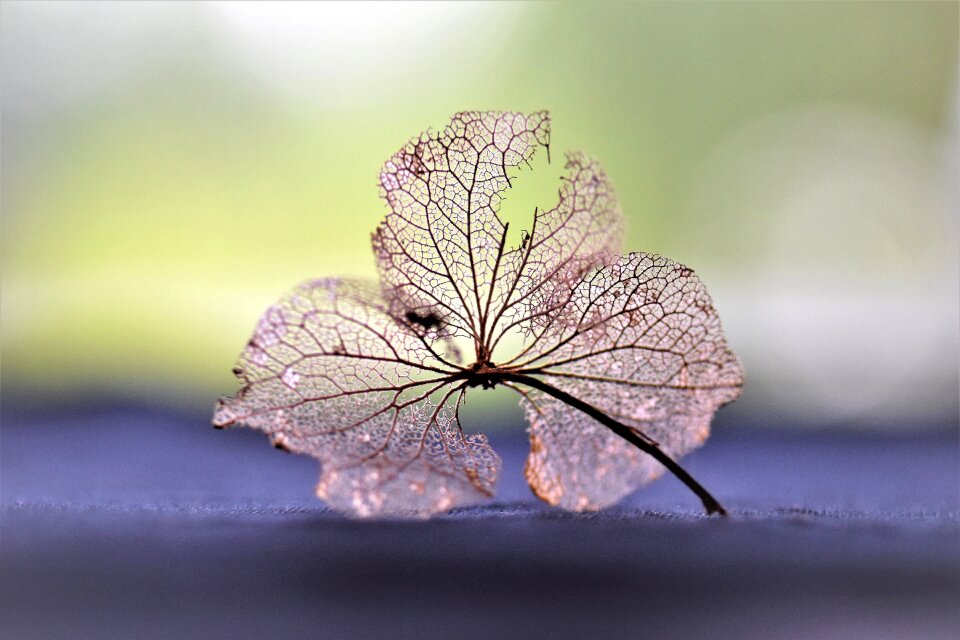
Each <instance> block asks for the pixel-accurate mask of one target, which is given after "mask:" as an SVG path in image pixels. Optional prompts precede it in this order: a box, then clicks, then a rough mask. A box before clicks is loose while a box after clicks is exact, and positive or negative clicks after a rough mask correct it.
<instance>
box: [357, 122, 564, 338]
mask: <svg viewBox="0 0 960 640" xmlns="http://www.w3.org/2000/svg"><path fill="white" fill-rule="evenodd" d="M549 140H550V120H549V118H548V116H547V114H546V113H545V112H538V113H533V114H530V115H522V114H518V113H502V112H464V113H459V114H457V115H455V116H454V117H453V119H452V120H451V122H450V124H449V125H448V126H447V127H446V128H445V129H444V130H443V131H442V132H440V133H439V134H431V133H424V134H422V135H421V136H420V137H419V138H417V139H414V140H412V141H411V142H410V143H408V144H407V145H406V146H405V147H404V148H403V149H401V150H400V151H398V152H397V153H396V154H394V156H393V157H392V158H391V159H390V160H388V161H387V163H386V164H385V165H384V166H383V169H382V171H381V173H380V188H381V195H382V197H383V198H384V199H385V200H386V202H387V204H388V205H389V207H390V213H388V214H387V216H386V218H385V219H384V221H383V222H382V223H381V224H380V226H379V227H378V228H377V230H376V232H375V233H374V236H373V248H374V253H375V254H376V257H377V263H378V265H379V269H380V277H381V282H382V285H383V287H384V292H385V294H386V296H387V297H388V298H389V300H390V301H391V303H392V304H393V308H394V310H395V312H397V313H400V312H403V313H406V312H409V311H413V312H416V313H419V314H421V315H422V314H424V313H426V312H429V313H434V314H436V315H438V316H439V317H441V318H443V319H444V321H445V322H446V323H447V324H448V325H449V327H450V329H451V331H452V333H454V334H456V335H460V336H464V337H470V338H473V339H474V340H476V341H483V339H484V334H485V322H486V318H487V316H488V315H489V300H490V297H491V295H492V294H493V287H494V282H495V280H496V278H497V272H498V270H499V267H498V264H499V262H500V260H501V256H502V254H503V252H504V251H505V247H504V246H503V242H504V238H505V226H504V224H503V223H502V222H501V221H500V220H499V219H498V218H497V216H496V210H497V208H498V207H499V203H500V198H501V193H502V192H503V191H504V190H505V189H506V188H507V187H508V186H509V183H510V177H509V175H508V171H509V170H510V169H511V168H514V167H517V166H518V165H519V164H520V163H522V162H525V161H527V160H528V159H529V158H530V157H531V156H532V155H533V153H534V151H535V150H536V148H537V146H540V145H544V146H545V145H547V144H548V143H549Z"/></svg>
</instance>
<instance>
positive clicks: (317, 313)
mask: <svg viewBox="0 0 960 640" xmlns="http://www.w3.org/2000/svg"><path fill="white" fill-rule="evenodd" d="M549 134H550V120H549V118H548V116H547V114H546V113H545V112H539V113H534V114H531V115H522V114H517V113H501V112H486V113H480V112H465V113H460V114H457V115H455V116H454V117H453V120H452V121H451V123H450V125H449V126H448V127H447V128H445V129H444V130H443V131H442V132H441V133H439V134H432V133H429V132H428V133H424V134H422V135H421V136H420V137H418V138H416V139H414V140H413V141H412V142H410V143H409V144H408V145H406V146H405V147H404V148H403V149H401V150H400V151H399V152H397V153H396V154H395V155H394V156H393V157H392V158H391V159H390V160H389V161H388V162H387V163H386V164H385V165H384V167H383V170H382V171H381V174H380V185H381V195H382V196H383V197H384V199H385V200H386V202H387V204H388V206H389V209H390V211H389V213H388V214H387V216H386V218H385V219H384V221H383V222H382V223H381V224H380V226H379V227H378V228H377V230H376V232H375V233H374V236H373V248H374V252H375V255H376V258H377V263H378V266H379V270H380V276H381V282H380V291H379V292H377V291H375V290H373V289H370V288H366V287H364V286H362V285H359V284H357V283H350V282H342V281H336V280H318V281H314V282H309V283H306V284H304V285H301V286H300V287H299V288H297V289H296V290H295V291H293V292H292V293H291V294H290V295H288V296H286V297H284V298H283V299H281V300H280V302H278V303H277V304H276V305H274V306H273V307H271V308H270V309H268V310H267V312H266V313H265V314H264V316H263V318H262V319H261V320H260V323H259V324H258V326H257V329H256V331H255V333H254V336H253V338H252V339H251V340H250V343H249V344H248V346H247V348H246V350H245V351H244V353H243V355H242V357H241V361H240V364H239V366H238V368H237V370H236V373H237V375H238V377H239V378H240V379H241V381H242V383H243V388H242V389H241V391H240V393H239V394H238V395H237V397H236V398H233V399H224V400H222V401H221V403H220V405H218V408H217V411H216V414H215V416H214V423H215V424H216V425H217V426H230V425H234V424H242V425H246V426H249V427H253V428H256V429H260V430H262V431H265V432H267V433H269V434H270V435H271V437H272V438H273V440H274V442H275V443H276V444H277V445H278V446H281V447H283V448H286V449H289V450H291V451H296V452H300V453H307V454H310V455H312V456H314V457H316V458H317V459H318V460H320V462H321V470H322V472H321V478H320V483H319V485H318V494H319V495H320V496H321V497H322V498H324V499H326V500H327V501H328V502H329V503H330V504H331V505H333V506H334V507H336V508H338V509H341V510H343V511H346V512H348V513H352V514H356V515H360V516H368V515H379V514H408V515H427V514H430V513H435V512H437V511H443V510H446V509H449V508H450V507H452V506H454V505H460V504H469V503H471V502H475V501H477V500H479V499H482V498H483V497H485V496H489V495H491V494H492V492H493V486H494V482H495V479H496V476H497V473H498V471H499V466H500V462H499V458H498V457H497V456H496V454H495V453H494V452H493V451H492V450H491V449H490V447H489V445H488V444H487V441H486V439H485V438H484V437H483V436H479V435H475V436H466V435H464V434H463V432H462V429H461V426H460V422H459V420H458V417H457V409H458V407H459V405H460V403H461V402H462V400H463V398H464V394H465V393H466V392H467V391H468V390H469V389H472V388H478V387H482V388H490V387H494V386H497V385H499V384H504V385H507V386H509V387H510V388H512V389H514V390H516V391H517V392H518V393H520V394H521V395H522V401H521V402H522V404H523V406H524V408H525V410H526V414H527V417H528V419H529V422H530V442H531V452H530V457H529V459H528V463H527V469H526V475H527V479H528V480H529V482H530V485H531V487H532V488H533V490H534V492H535V493H536V495H538V496H539V497H540V498H542V499H543V500H545V501H547V502H549V503H551V504H554V505H559V506H561V507H564V508H566V509H571V510H589V509H598V508H602V507H604V506H607V505H609V504H612V503H613V502H616V501H617V500H619V499H620V498H622V497H623V496H624V495H626V494H627V493H629V492H630V491H632V490H633V489H635V488H636V487H638V486H639V485H641V484H643V483H644V482H647V481H649V480H650V479H652V478H654V477H656V476H657V475H658V474H659V473H660V472H661V471H662V467H661V465H666V467H667V468H669V469H670V470H671V471H672V472H673V473H674V474H675V475H676V476H677V477H678V478H680V479H681V480H682V481H683V482H685V483H686V484H687V486H688V487H690V488H691V490H693V491H694V492H695V493H697V495H698V496H700V497H701V499H702V500H703V502H704V506H705V507H706V509H707V511H708V512H723V508H722V507H721V506H720V504H719V503H718V502H717V501H716V500H715V499H714V498H713V496H711V495H710V494H709V493H707V491H706V490H705V489H703V487H701V486H700V485H699V483H697V482H696V481H695V480H694V479H693V478H692V477H690V476H689V474H687V473H686V471H684V470H683V469H682V468H681V467H679V465H677V463H676V462H675V460H674V459H673V458H674V457H676V456H680V455H683V454H684V453H687V452H688V451H690V450H691V449H693V448H695V447H697V446H699V445H700V444H701V443H702V442H703V441H704V439H705V438H706V437H707V434H708V432H709V426H710V420H711V418H712V416H713V414H714V412H715V411H716V410H717V409H718V408H719V407H720V406H722V405H723V404H725V403H727V402H730V401H732V400H733V399H735V398H736V397H737V395H738V394H739V390H740V386H741V385H742V373H741V370H740V365H739V362H738V361H737V359H736V357H735V356H734V355H733V353H731V351H730V350H729V349H728V348H727V345H726V342H725V341H724V338H723V333H722V330H721V328H720V322H719V320H718V318H717V315H716V312H715V311H714V308H713V305H712V303H711V301H710V298H709V296H708V295H707V293H706V290H705V289H704V287H703V284H702V283H701V282H700V280H699V279H698V278H697V277H696V276H695V275H694V274H693V272H692V271H691V270H690V269H688V268H686V267H684V266H682V265H679V264H677V263H675V262H672V261H670V260H668V259H666V258H660V257H656V256H649V255H646V254H640V253H634V254H630V255H627V256H620V255H619V251H620V238H621V235H622V232H623V218H622V216H621V213H620V209H619V205H618V203H617V199H616V195H615V193H614V190H613V187H612V186H611V184H610V180H609V179H608V177H607V175H606V174H605V172H604V171H603V170H602V169H601V168H600V165H599V163H597V161H596V160H593V159H591V158H589V157H588V156H586V155H584V154H582V153H571V154H568V155H567V163H566V169H567V175H566V177H565V178H564V180H563V182H562V184H561V188H560V191H559V202H558V203H557V205H556V206H554V207H553V208H551V209H546V210H538V211H537V212H536V214H535V215H534V219H533V220H532V222H531V225H530V226H531V228H530V229H529V230H523V233H522V234H521V236H520V237H521V241H520V244H519V245H518V246H507V225H506V224H504V223H503V222H502V221H501V220H500V219H499V218H498V217H497V209H498V207H499V203H500V200H501V198H502V195H503V192H504V190H506V189H507V188H508V187H509V186H510V180H511V179H512V178H511V176H510V174H509V171H510V169H512V168H515V167H517V166H519V165H520V164H521V163H524V162H526V161H527V160H529V158H530V157H531V155H532V154H533V153H534V151H535V150H536V148H537V147H538V146H546V145H547V144H548V143H549ZM511 334H519V335H521V336H522V337H523V338H524V339H525V344H524V346H522V347H521V348H520V350H519V352H517V351H514V352H513V353H512V354H511V353H507V352H506V351H507V347H505V346H504V345H502V344H501V341H502V340H503V339H504V338H505V337H506V336H508V335H511ZM457 340H460V341H463V340H467V341H469V342H470V344H471V346H472V347H473V350H474V355H475V358H474V359H473V360H472V361H470V359H469V358H468V360H467V362H464V361H463V354H462V353H461V350H460V348H459V347H457V345H456V341H457ZM504 342H507V341H504Z"/></svg>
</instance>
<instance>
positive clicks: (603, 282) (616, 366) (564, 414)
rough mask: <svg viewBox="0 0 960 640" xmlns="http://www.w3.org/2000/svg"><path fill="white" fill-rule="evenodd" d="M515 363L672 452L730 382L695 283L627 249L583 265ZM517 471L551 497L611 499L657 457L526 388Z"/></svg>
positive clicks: (724, 351)
mask: <svg viewBox="0 0 960 640" xmlns="http://www.w3.org/2000/svg"><path fill="white" fill-rule="evenodd" d="M521 359H522V360H523V362H522V363H521V364H520V369H521V370H524V371H526V372H527V373H528V374H533V373H535V374H537V375H538V376H540V377H541V378H542V379H543V380H545V381H547V382H548V383H549V384H551V385H553V386H555V387H557V388H559V389H561V390H563V391H565V392H567V393H569V394H570V395H572V396H575V397H577V398H579V399H581V400H583V401H585V402H587V403H589V404H591V405H592V406H594V407H596V408H597V409H599V410H600V411H602V412H603V413H605V414H606V415H608V416H610V417H612V418H614V419H616V420H618V421H619V422H621V423H623V424H626V425H627V426H629V427H631V428H633V429H634V430H636V431H637V432H639V433H641V434H644V435H645V436H646V437H647V438H649V439H652V440H653V441H655V442H657V443H658V444H659V447H660V449H661V450H663V451H664V452H665V453H667V454H668V455H670V456H671V457H677V456H681V455H684V454H686V453H688V452H689V451H691V450H692V449H694V448H696V447H698V446H699V445H701V444H702V443H703V442H704V440H706V438H707V435H708V434H709V428H710V420H711V418H712V417H713V414H714V412H716V410H717V409H718V408H720V407H721V406H723V405H724V404H726V403H728V402H731V401H733V400H734V399H736V397H737V396H738V395H739V393H740V387H741V385H742V384H743V374H742V371H741V368H740V364H739V361H738V360H737V358H736V356H734V355H733V353H732V352H731V351H730V350H729V349H728V348H727V345H726V341H725V339H724V337H723V332H722V329H721V327H720V321H719V318H718V317H717V314H716V311H715V310H714V308H713V305H712V302H711V300H710V297H709V296H708V295H707V291H706V288H705V287H704V286H703V284H702V283H701V282H700V280H699V278H697V276H696V275H695V274H694V273H693V272H692V271H691V270H690V269H688V268H686V267H684V266H683V265H680V264H677V263H676V262H673V261H672V260H669V259H667V258H661V257H659V256H651V255H648V254H642V253H634V254H630V255H628V256H624V257H622V258H620V259H619V260H617V261H616V262H614V263H612V264H609V265H607V266H604V267H602V268H600V269H597V270H595V271H593V272H591V273H589V274H587V275H586V276H585V277H584V278H583V279H582V280H581V281H580V283H579V284H578V285H577V286H576V287H575V288H574V290H573V292H572V294H571V296H570V299H569V300H568V302H567V304H566V305H565V307H564V308H563V309H562V311H561V312H558V313H555V314H554V315H552V316H551V317H550V319H549V321H547V322H545V323H544V324H543V326H542V327H540V328H538V329H537V330H535V331H534V333H533V339H532V341H531V342H530V344H529V347H528V349H527V351H526V353H525V354H524V355H523V356H522V358H521ZM522 403H523V405H524V408H525V410H526V414H527V417H528V419H529V420H530V438H531V453H530V458H529V460H528V463H527V479H528V481H529V482H530V484H531V487H532V488H533V490H534V492H535V493H536V494H537V495H538V496H540V497H541V498H542V499H544V500H546V501H547V502H549V503H551V504H556V505H560V506H563V507H564V508H567V509H573V510H577V511H581V510H588V509H598V508H602V507H605V506H607V505H610V504H612V503H614V502H616V501H617V500H619V499H620V498H622V497H623V496H625V495H626V494H628V493H630V492H631V491H633V490H634V489H635V488H637V487H638V486H640V485H642V484H644V483H645V482H648V481H649V480H651V479H653V478H655V477H657V476H658V475H659V474H660V473H661V472H662V467H661V465H660V464H659V463H658V462H656V461H655V460H653V459H652V458H651V457H649V456H647V455H645V454H644V453H642V452H640V451H638V450H637V449H635V448H634V447H632V446H631V445H630V444H629V443H627V442H626V441H625V440H623V439H622V438H620V437H618V436H617V435H615V434H614V433H613V432H612V431H610V430H609V429H607V428H606V427H604V426H603V425H600V424H599V423H597V422H596V421H595V420H593V419H592V418H590V417H588V416H586V415H585V414H583V413H581V412H578V411H575V410H573V409H572V408H571V407H569V406H568V405H566V404H564V403H562V402H560V401H558V400H557V399H555V398H553V397H550V396H547V395H545V394H543V393H542V392H540V391H537V390H532V391H531V392H530V393H528V394H527V396H526V397H525V398H524V399H523V400H522Z"/></svg>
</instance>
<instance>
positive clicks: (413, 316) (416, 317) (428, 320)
mask: <svg viewBox="0 0 960 640" xmlns="http://www.w3.org/2000/svg"><path fill="white" fill-rule="evenodd" d="M406 318H407V322H409V323H411V324H415V325H419V326H421V327H423V328H424V329H432V328H434V327H438V326H440V325H441V324H443V321H442V320H440V318H438V317H437V316H436V315H435V314H433V313H428V314H427V315H425V316H421V315H420V314H418V313H417V312H416V311H407V315H406Z"/></svg>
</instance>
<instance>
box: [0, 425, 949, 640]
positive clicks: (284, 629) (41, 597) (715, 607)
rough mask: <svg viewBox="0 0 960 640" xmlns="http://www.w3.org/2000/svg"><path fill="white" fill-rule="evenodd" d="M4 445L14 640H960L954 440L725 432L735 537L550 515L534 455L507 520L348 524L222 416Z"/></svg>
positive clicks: (693, 459) (722, 480)
mask: <svg viewBox="0 0 960 640" xmlns="http://www.w3.org/2000/svg"><path fill="white" fill-rule="evenodd" d="M518 429H519V428H518ZM0 445H2V450H0V451H2V458H0V487H2V511H0V527H2V529H0V545H2V547H0V551H2V559H0V635H2V636H3V637H5V638H86V637H90V638H201V637H202V638H221V637H222V638H263V637H276V638H281V637H284V638H349V637H357V638H454V637H455V638H512V637H533V638H536V637H543V638H557V637H571V638H583V637H590V638H599V637H657V638H659V637H666V636H667V635H669V636H677V637H689V638H700V637H702V638H719V637H730V638H732V637H740V638H758V639H759V638H764V639H767V638H817V637H834V638H906V637H909V638H951V637H958V635H960V613H958V608H957V605H958V603H960V515H958V511H960V488H958V468H960V466H958V465H960V457H958V436H957V429H956V425H955V424H954V425H951V424H946V425H943V429H942V430H940V431H933V432H925V435H918V436H914V437H909V438H908V437H906V436H876V435H869V436H867V435H861V434H841V435H827V434H824V433H807V434H801V433H793V432H792V433H771V432H763V431H757V430H754V429H746V428H743V427H738V426H737V425H733V424H729V423H728V424H721V425H720V426H719V428H718V429H717V433H716V435H715V436H714V437H713V439H712V440H710V442H709V443H708V444H707V446H706V447H705V448H704V449H702V450H701V451H699V452H697V453H695V454H693V455H692V456H688V457H687V458H685V459H684V460H685V466H686V467H687V468H688V469H689V470H690V471H691V472H693V473H695V474H696V475H697V477H698V478H700V479H701V480H702V481H703V482H704V483H705V484H706V485H707V486H709V487H710V489H711V491H712V492H713V493H714V495H716V496H717V498H719V499H720V500H721V501H722V502H723V503H724V505H725V506H727V507H728V509H730V511H731V517H729V518H727V519H720V518H716V517H714V518H706V517H704V516H701V515H700V514H701V506H700V504H699V502H698V501H697V499H696V497H695V496H693V495H692V494H691V493H690V492H689V491H687V490H686V489H685V488H684V487H683V486H682V485H681V484H680V483H679V482H678V481H676V480H675V479H673V478H669V477H668V478H664V479H663V480H661V481H659V482H657V483H655V484H654V485H651V486H650V487H648V488H647V489H644V490H641V491H640V492H639V493H637V494H636V495H634V496H633V497H632V498H630V499H629V500H628V501H627V502H626V503H624V504H622V505H620V506H619V507H617V508H615V509H611V510H607V511H604V512H601V513H599V514H594V515H572V514H570V513H566V512H562V511H558V510H552V509H550V508H548V507H546V506H544V505H542V504H541V503H539V502H538V501H537V500H536V499H535V498H533V497H532V496H531V495H530V492H529V489H528V488H527V487H526V485H525V483H524V481H523V478H522V471H521V469H522V460H523V456H524V454H525V450H524V443H523V441H522V439H521V438H519V437H516V436H515V437H512V438H511V437H506V438H505V439H504V438H503V437H501V438H500V439H497V438H493V445H494V446H495V447H496V448H497V449H498V450H499V451H500V452H501V453H502V454H503V456H504V463H505V464H504V472H503V476H502V478H501V480H500V487H499V494H498V497H497V499H496V500H495V501H494V502H492V503H491V504H488V505H483V506H478V507H471V508H467V509H461V510H457V511H454V512H452V513H449V514H446V515H442V516H439V517H437V518H435V519H433V520H430V521H422V522H421V521H417V522H403V521H393V522H356V521H351V520H347V519H345V518H343V517H341V516H339V515H337V514H335V513H332V512H330V511H329V510H327V509H326V508H325V507H324V506H323V503H321V502H320V501H318V500H316V499H315V498H313V496H312V488H313V485H314V483H315V481H316V478H317V465H316V463H315V462H314V461H313V460H311V459H308V458H305V457H298V456H292V455H288V454H284V453H282V452H279V451H276V450H274V449H271V448H270V447H269V446H268V445H267V443H266V441H265V439H264V438H263V437H261V436H258V435H257V434H254V433H252V432H246V431H237V432H215V431H214V430H213V429H211V428H209V427H208V425H207V423H206V420H205V417H203V416H199V417H196V418H193V417H185V416H183V415H175V414H171V413H168V412H163V411H151V410H149V409H144V408H126V409H117V408H113V409H104V410H100V411H93V410H91V411H83V412H76V411H75V412H71V413H69V414H66V413H65V414H61V415H59V416H46V417H38V416H36V415H33V416H30V415H25V414H23V415H9V414H8V415H5V416H4V419H3V432H2V443H0Z"/></svg>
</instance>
